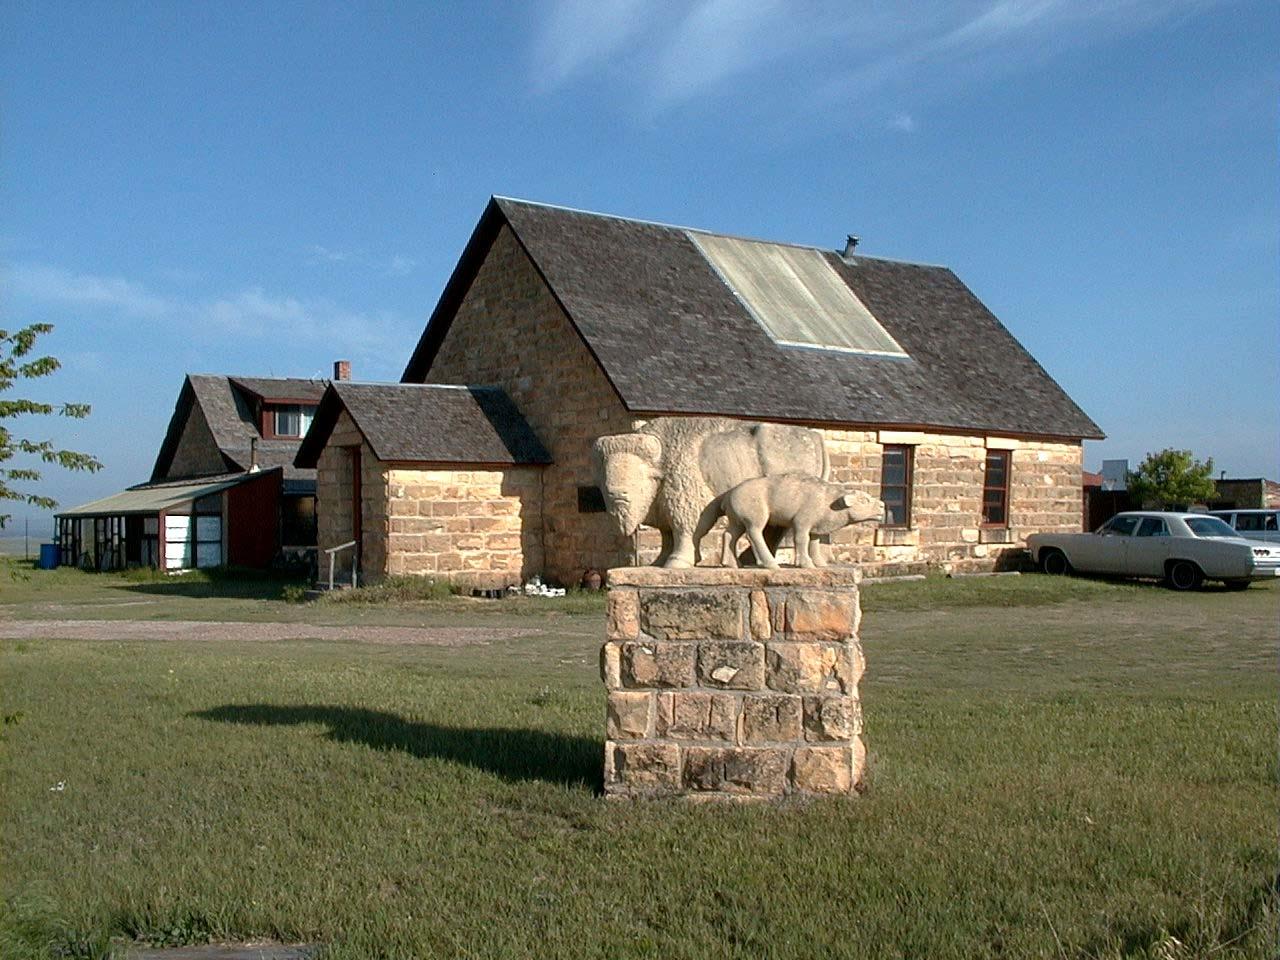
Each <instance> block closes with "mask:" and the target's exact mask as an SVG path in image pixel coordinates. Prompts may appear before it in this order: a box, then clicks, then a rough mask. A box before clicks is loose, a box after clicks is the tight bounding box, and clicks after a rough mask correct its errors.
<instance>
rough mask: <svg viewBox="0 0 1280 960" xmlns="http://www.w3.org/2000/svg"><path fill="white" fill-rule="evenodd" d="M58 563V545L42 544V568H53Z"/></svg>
mask: <svg viewBox="0 0 1280 960" xmlns="http://www.w3.org/2000/svg"><path fill="white" fill-rule="evenodd" d="M57 565H58V545H57V544H56V543H42V544H40V569H41V570H52V569H53V568H54V567H56V566H57Z"/></svg>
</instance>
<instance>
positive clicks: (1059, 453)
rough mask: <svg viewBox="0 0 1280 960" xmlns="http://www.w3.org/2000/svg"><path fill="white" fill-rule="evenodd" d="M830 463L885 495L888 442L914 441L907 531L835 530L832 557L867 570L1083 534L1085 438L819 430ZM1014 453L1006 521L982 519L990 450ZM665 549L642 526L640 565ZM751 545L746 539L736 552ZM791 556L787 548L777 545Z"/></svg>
mask: <svg viewBox="0 0 1280 960" xmlns="http://www.w3.org/2000/svg"><path fill="white" fill-rule="evenodd" d="M819 432H820V433H821V434H822V435H823V437H824V439H825V441H826V446H827V456H828V458H829V460H830V463H831V481H832V482H833V483H839V484H844V485H847V486H848V487H849V488H850V489H851V490H861V491H862V492H864V493H866V494H869V495H870V496H873V497H879V495H880V482H881V467H882V465H883V457H884V448H885V446H886V445H887V444H905V445H909V446H911V447H912V448H913V472H912V496H911V523H910V526H908V527H906V528H901V529H896V528H886V527H879V528H877V527H875V526H869V525H858V526H853V527H846V528H845V529H844V530H841V531H839V532H838V533H836V534H835V535H833V537H832V543H831V557H832V562H833V563H856V564H860V565H862V566H863V569H864V571H865V572H866V573H867V574H868V575H879V574H893V573H899V572H915V571H923V570H924V569H926V568H927V567H930V566H933V567H937V568H941V569H946V570H980V569H991V568H993V567H997V566H999V565H1000V564H1001V563H1002V561H1003V559H1004V557H1005V556H1006V555H1008V554H1010V553H1011V552H1017V551H1021V550H1022V549H1023V548H1024V546H1025V543H1026V538H1027V536H1028V535H1030V534H1032V533H1036V532H1053V533H1071V532H1079V531H1080V529H1081V523H1082V511H1083V496H1084V494H1083V486H1082V479H1081V477H1082V475H1081V468H1082V462H1081V456H1082V451H1081V445H1080V444H1078V443H1060V442H1050V441H1032V440H1015V439H1012V438H1009V437H997V436H982V435H977V434H973V435H964V434H943V433H924V432H917V431H912V432H907V431H893V430H837V429H832V428H819ZM988 449H995V450H1009V451H1010V452H1011V455H1010V470H1011V473H1010V478H1009V525H1008V526H1007V527H985V526H983V524H982V484H983V477H984V473H985V469H986V457H987V450H988ZM723 527H724V524H723V521H721V522H720V523H719V524H717V526H716V527H715V529H714V530H713V531H712V532H711V533H710V534H709V535H708V536H707V537H706V538H705V539H704V540H703V542H702V555H703V557H704V558H718V557H719V556H720V544H721V537H722V535H723ZM660 546H661V542H660V539H659V537H658V535H657V532H656V531H652V530H647V529H646V530H644V531H642V533H641V538H640V549H639V556H640V559H641V562H644V563H651V562H652V561H653V558H654V557H656V556H657V554H658V550H659V548H660ZM745 548H746V541H745V539H744V540H743V541H742V543H741V544H739V549H740V550H742V549H745ZM779 559H780V561H781V562H783V563H790V562H792V553H791V550H790V548H789V547H786V546H784V547H783V549H782V550H780V551H779Z"/></svg>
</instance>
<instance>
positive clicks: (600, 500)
mask: <svg viewBox="0 0 1280 960" xmlns="http://www.w3.org/2000/svg"><path fill="white" fill-rule="evenodd" d="M578 512H579V513H604V512H605V505H604V494H603V493H601V492H600V488H599V487H579V488H578Z"/></svg>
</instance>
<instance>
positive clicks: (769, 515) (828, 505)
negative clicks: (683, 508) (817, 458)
mask: <svg viewBox="0 0 1280 960" xmlns="http://www.w3.org/2000/svg"><path fill="white" fill-rule="evenodd" d="M720 507H721V509H722V510H723V511H724V515H725V516H726V517H727V518H728V520H729V530H728V532H727V533H726V534H725V539H724V551H723V562H724V565H725V566H727V567H736V566H737V565H738V561H737V556H736V554H737V549H738V540H739V539H741V537H742V534H743V533H746V535H747V539H748V540H750V541H751V549H752V551H753V552H754V553H755V556H756V563H757V564H758V565H759V566H762V567H773V568H776V567H777V566H778V560H777V558H776V557H775V556H774V555H773V551H772V550H771V549H770V547H769V544H768V543H767V542H766V538H765V530H766V529H767V528H771V527H772V528H779V527H785V528H787V529H788V530H789V531H790V532H791V537H792V540H793V541H794V542H795V550H796V566H799V567H812V566H815V565H816V566H825V565H826V557H825V556H824V554H823V547H824V544H823V543H822V542H821V541H820V540H819V539H818V538H819V537H824V536H829V535H830V534H832V533H835V532H836V531H837V530H840V529H842V528H844V527H847V526H848V525H849V524H851V523H863V522H866V521H868V520H880V519H881V518H882V517H883V516H884V504H883V503H881V502H880V501H879V500H877V499H875V498H874V497H869V496H867V495H866V494H865V493H862V492H860V491H857V492H849V491H847V490H845V489H843V488H842V487H839V486H837V485H836V484H834V483H827V482H826V481H825V480H820V479H819V478H817V477H813V476H808V475H807V474H803V473H783V474H777V475H774V476H767V477H757V478H755V479H752V480H746V481H744V482H742V483H740V484H738V485H737V486H736V487H734V488H733V489H732V490H730V491H729V492H728V493H726V494H724V496H722V497H721V498H720Z"/></svg>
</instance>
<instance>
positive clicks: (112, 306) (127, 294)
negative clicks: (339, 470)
mask: <svg viewBox="0 0 1280 960" xmlns="http://www.w3.org/2000/svg"><path fill="white" fill-rule="evenodd" d="M7 281H8V288H9V291H10V293H11V295H12V296H13V297H14V299H15V300H17V301H20V302H24V303H25V304H27V305H31V306H36V307H39V308H41V309H42V310H46V311H48V310H55V311H56V310H58V309H66V308H70V309H73V310H75V311H76V312H77V313H78V314H80V315H81V316H82V317H83V315H84V314H86V313H88V314H91V315H94V316H102V317H106V318H115V319H124V320H130V321H135V322H143V323H149V324H153V325H154V327H155V328H156V329H163V330H165V331H168V332H174V331H184V332H186V333H188V334H190V335H191V336H193V337H196V338H199V339H202V340H211V339H217V338H226V337H236V338H240V339H249V340H255V339H261V340H268V339H270V340H283V342H287V343H292V344H298V343H306V342H311V343H322V344H325V345H326V347H330V348H333V349H339V350H343V351H345V352H349V353H352V354H354V355H357V356H366V355H371V354H375V353H377V352H378V351H380V350H382V349H383V348H384V347H390V346H391V345H393V344H395V343H398V342H399V341H400V340H401V339H402V336H401V335H397V332H396V329H397V327H398V326H399V325H400V323H401V321H400V318H399V317H397V316H395V315H394V314H390V313H385V312H383V313H368V312H362V311H358V310H351V309H348V308H346V307H343V306H341V305H340V304H337V303H334V302H333V301H332V300H328V299H325V298H304V297H295V296H290V295H281V294H274V293H269V292H267V291H266V290H264V289H263V288H262V287H259V286H251V287H247V288H245V289H243V290H239V291H235V292H231V293H227V294H225V295H221V296H216V297H212V298H191V297H185V296H178V295H173V294H165V293H160V292H156V291H154V290H152V289H150V288H148V287H146V286H145V285H143V284H141V283H137V282H135V281H131V280H128V279H125V278H123V277H112V276H100V275H94V274H88V273H77V272H75V271H71V270H67V269H64V268H62V267H56V266H50V265H47V264H40V263H17V264H13V265H11V266H10V267H9V268H8V271H7Z"/></svg>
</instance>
